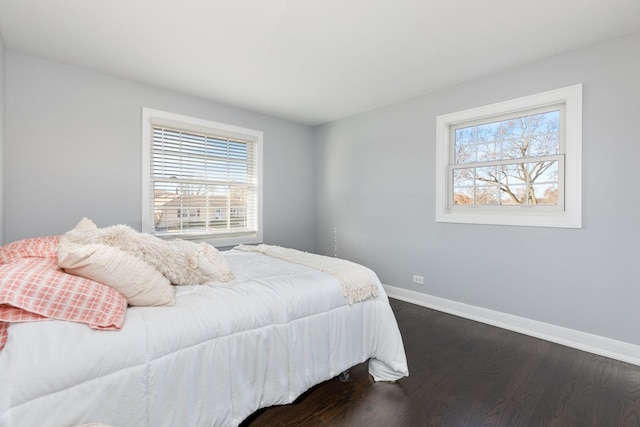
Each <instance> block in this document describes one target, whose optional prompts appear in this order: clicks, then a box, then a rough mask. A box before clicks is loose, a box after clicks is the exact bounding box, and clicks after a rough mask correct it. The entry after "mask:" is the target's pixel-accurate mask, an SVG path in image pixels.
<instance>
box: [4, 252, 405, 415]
mask: <svg viewBox="0 0 640 427" xmlns="http://www.w3.org/2000/svg"><path fill="white" fill-rule="evenodd" d="M223 254H224V257H225V258H226V259H227V261H228V262H229V264H230V265H231V268H232V270H233V272H234V274H235V279H234V280H233V281H231V282H227V283H221V282H212V283H209V284H205V285H199V286H181V287H177V288H176V305H175V306H174V307H129V308H128V309H127V318H126V322H125V324H124V326H123V328H122V329H121V330H120V331H99V330H93V329H90V328H89V327H87V326H86V325H84V324H80V323H72V322H64V321H57V320H52V321H43V322H32V323H18V324H12V325H11V326H10V327H9V331H8V334H9V335H8V341H7V344H6V346H5V348H4V350H2V351H1V352H0V425H2V426H7V427H13V426H26V425H29V426H35V425H37V426H39V427H45V426H52V427H61V426H76V425H81V424H85V423H91V422H99V423H104V424H108V425H112V426H120V427H125V426H126V427H129V426H140V427H143V426H146V427H157V426H172V427H174V426H212V425H214V426H236V425H238V424H239V423H240V422H242V421H243V420H244V419H245V418H246V417H248V416H249V415H251V414H252V413H253V412H254V411H256V410H257V409H259V408H263V407H268V406H272V405H276V404H286V403H290V402H292V401H293V400H295V399H296V398H297V397H298V396H299V395H301V394H302V393H304V392H305V391H306V390H307V389H309V388H310V387H312V386H314V385H316V384H318V383H320V382H323V381H325V380H328V379H330V378H332V377H334V376H336V375H338V374H340V373H341V372H342V371H344V370H346V369H348V368H350V367H352V366H354V365H356V364H359V363H362V362H365V361H367V360H368V361H369V364H368V366H369V372H370V374H371V375H372V377H373V378H374V379H375V380H376V381H394V380H397V379H400V378H402V377H404V376H406V375H408V369H407V362H406V357H405V352H404V346H403V343H402V337H401V335H400V333H399V330H398V326H397V323H396V320H395V317H394V315H393V312H392V310H391V307H390V305H389V302H388V299H387V296H386V294H385V293H384V289H383V288H382V286H381V285H380V283H379V281H378V286H379V292H378V295H377V296H376V297H373V298H369V299H367V300H365V301H361V302H357V303H354V304H349V303H348V301H347V299H346V298H345V296H344V295H343V291H342V286H341V285H340V283H339V282H338V280H337V279H336V278H335V277H333V276H332V275H330V274H328V273H324V272H321V271H318V270H315V269H312V268H309V267H306V266H303V265H298V264H294V263H291V262H288V261H284V260H281V259H276V258H272V257H269V256H266V255H263V254H259V253H248V252H240V251H227V252H223Z"/></svg>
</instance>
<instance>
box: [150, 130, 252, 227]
mask: <svg viewBox="0 0 640 427" xmlns="http://www.w3.org/2000/svg"><path fill="white" fill-rule="evenodd" d="M150 148H151V150H150V157H151V168H150V169H151V182H150V187H151V188H150V190H151V192H152V194H153V197H152V201H151V203H152V209H151V211H152V212H153V230H154V232H155V234H156V235H159V236H163V235H164V236H173V237H186V238H189V237H194V238H197V237H210V236H211V237H230V236H245V235H256V234H257V232H258V227H259V212H258V210H259V203H258V202H259V199H258V185H259V183H258V142H257V141H255V140H252V139H251V138H247V139H244V138H236V137H229V136H225V135H224V134H223V133H221V134H217V133H215V132H212V133H208V132H200V131H192V130H190V129H189V127H188V126H185V127H184V128H181V127H180V126H175V125H173V126H166V125H164V124H156V123H154V122H153V121H152V122H151V147H150Z"/></svg>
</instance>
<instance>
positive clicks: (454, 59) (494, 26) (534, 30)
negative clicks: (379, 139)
mask: <svg viewBox="0 0 640 427" xmlns="http://www.w3.org/2000/svg"><path fill="white" fill-rule="evenodd" d="M635 31H640V0H535V1H524V0H180V1H178V0H101V1H99V0H0V33H1V34H2V36H3V39H4V43H5V46H6V48H8V49H12V50H16V51H21V52H25V53H29V54H33V55H37V56H41V57H44V58H48V59H52V60H55V61H59V62H63V63H68V64H72V65H76V66H80V67H84V68H88V69H92V70H96V71H100V72H103V73H107V74H110V75H113V76H117V77H121V78H125V79H130V80H134V81H140V82H146V83H149V84H152V85H155V86H159V87H163V88H168V89H171V90H175V91H179V92H182V93H185V94H189V95H193V96H197V97H202V98H205V99H210V100H213V101H216V102H222V103H225V104H229V105H234V106H238V107H242V108H247V109H251V110H255V111H258V112H262V113H266V114H269V115H273V116H277V117H282V118H286V119H290V120H294V121H297V122H300V123H304V124H310V125H316V124H320V123H325V122H328V121H332V120H336V119H340V118H344V117H348V116H351V115H354V114H358V113H361V112H364V111H368V110H371V109H374V108H377V107H381V106H384V105H388V104H392V103H395V102H398V101H401V100H404V99H407V98H411V97H414V96H417V95H421V94H424V93H429V92H432V91H435V90H438V89H442V88H444V87H448V86H451V85H455V84H457V83H460V82H463V81H468V80H471V79H475V78H478V77H481V76H484V75H488V74H491V73H494V72H497V71H499V70H503V69H507V68H510V67H515V66H518V65H521V64H524V63H527V62H530V61H533V60H536V59H540V58H543V57H547V56H551V55H554V54H558V53H561V52H565V51H568V50H571V49H575V48H578V47H582V46H587V45H591V44H594V43H597V42H600V41H603V40H606V39H610V38H614V37H617V36H620V35H623V34H627V33H631V32H635Z"/></svg>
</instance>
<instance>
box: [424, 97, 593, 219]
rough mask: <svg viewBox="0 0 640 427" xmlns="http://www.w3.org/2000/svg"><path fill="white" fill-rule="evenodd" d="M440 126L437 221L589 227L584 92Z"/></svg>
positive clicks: (492, 109)
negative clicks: (585, 217)
mask: <svg viewBox="0 0 640 427" xmlns="http://www.w3.org/2000/svg"><path fill="white" fill-rule="evenodd" d="M436 122H437V123H436V124H437V147H436V161H437V164H436V174H437V175H436V186H437V188H436V198H437V200H436V221H438V222H458V223H473V224H501V225H524V226H541V227H569V228H579V227H581V146H582V142H581V138H582V85H575V86H570V87H567V88H562V89H557V90H554V91H549V92H544V93H540V94H537V95H531V96H527V97H524V98H518V99H515V100H511V101H507V102H502V103H498V104H492V105H488V106H484V107H479V108H474V109H471V110H465V111H461V112H457V113H452V114H446V115H441V116H438V117H437V120H436Z"/></svg>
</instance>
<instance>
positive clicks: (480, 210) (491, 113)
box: [436, 84, 582, 228]
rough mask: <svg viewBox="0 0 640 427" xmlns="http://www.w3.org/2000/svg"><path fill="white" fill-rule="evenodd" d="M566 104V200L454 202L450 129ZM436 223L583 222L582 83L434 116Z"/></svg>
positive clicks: (573, 224) (549, 224)
mask: <svg viewBox="0 0 640 427" xmlns="http://www.w3.org/2000/svg"><path fill="white" fill-rule="evenodd" d="M558 104H560V105H562V106H564V114H563V116H564V120H563V129H561V132H563V144H561V145H562V148H561V153H560V155H562V156H564V174H563V176H561V177H560V179H559V181H560V182H559V185H560V186H562V184H563V183H564V188H560V189H559V193H560V194H564V200H563V201H564V204H563V205H562V204H559V205H561V206H560V208H559V209H549V207H548V206H540V207H538V206H515V207H514V206H509V207H507V206H505V207H495V206H491V207H484V206H465V207H463V208H459V207H458V206H455V207H454V206H453V202H452V197H451V196H450V195H451V194H452V185H453V184H452V182H451V177H450V175H451V174H450V172H449V171H450V167H449V166H450V165H451V164H453V158H452V157H453V154H452V152H453V150H452V144H453V143H452V139H453V138H452V130H453V129H454V128H455V127H460V125H462V124H466V123H478V122H485V121H486V122H487V123H488V122H490V121H491V119H492V118H495V117H498V116H504V115H511V114H514V113H518V112H527V111H529V110H533V109H536V108H544V107H548V106H552V105H558ZM525 114H526V113H525ZM436 222H452V223H466V224H491V225H516V226H534V227H564V228H581V227H582V84H576V85H573V86H568V87H564V88H560V89H556V90H551V91H548V92H543V93H538V94H535V95H530V96H525V97H522V98H517V99H513V100H509V101H505V102H499V103H495V104H491V105H486V106H482V107H478V108H472V109H469V110H464V111H459V112H455V113H450V114H443V115H440V116H437V118H436Z"/></svg>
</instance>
